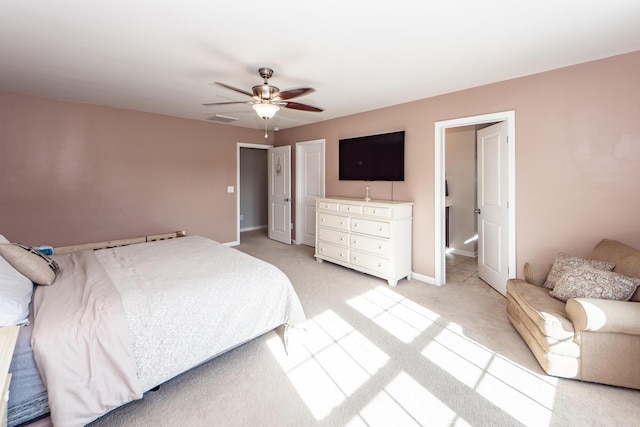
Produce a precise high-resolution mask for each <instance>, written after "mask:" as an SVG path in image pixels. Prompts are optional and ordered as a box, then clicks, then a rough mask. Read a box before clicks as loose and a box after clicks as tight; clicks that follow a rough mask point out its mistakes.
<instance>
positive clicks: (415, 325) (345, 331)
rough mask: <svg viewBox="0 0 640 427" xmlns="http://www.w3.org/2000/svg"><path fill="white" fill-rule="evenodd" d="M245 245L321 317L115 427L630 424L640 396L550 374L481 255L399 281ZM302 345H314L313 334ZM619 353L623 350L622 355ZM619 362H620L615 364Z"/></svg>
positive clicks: (123, 411)
mask: <svg viewBox="0 0 640 427" xmlns="http://www.w3.org/2000/svg"><path fill="white" fill-rule="evenodd" d="M237 249H238V250H241V251H244V252H246V253H249V254H251V255H254V256H256V257H258V258H261V259H264V260H266V261H268V262H271V263H273V264H275V265H277V266H278V267H280V268H281V269H282V270H283V271H284V272H285V273H286V274H287V275H288V276H289V278H290V279H291V281H292V283H293V285H294V287H295V289H296V292H297V293H298V295H299V297H300V300H301V302H302V305H303V307H304V309H305V312H306V314H307V318H308V319H309V321H308V325H307V334H306V337H305V338H304V339H300V340H296V342H294V343H292V344H291V345H290V346H289V349H288V350H289V354H288V355H287V354H286V353H285V352H284V349H283V346H282V343H281V341H280V339H279V336H278V335H277V334H276V333H275V332H270V333H268V334H266V335H264V336H262V337H259V338H257V339H255V340H253V341H251V342H249V343H247V344H245V345H243V346H241V347H239V348H236V349H234V350H232V351H230V352H228V353H226V354H224V355H222V356H220V357H218V358H216V359H214V360H212V361H210V362H208V363H206V364H204V365H202V366H200V367H198V368H196V369H193V370H191V371H189V372H187V373H185V374H183V375H181V376H179V377H177V378H175V379H173V380H171V381H169V382H168V383H166V384H164V385H163V386H161V387H160V389H159V390H158V391H155V392H149V393H147V394H146V395H145V397H144V399H142V400H140V401H137V402H133V403H131V404H129V405H126V406H124V407H122V408H119V409H116V410H114V411H112V412H111V413H109V414H107V415H106V416H104V417H103V418H101V419H99V420H97V421H96V422H95V423H93V424H92V426H93V427H102V426H128V427H131V426H134V427H136V426H154V427H163V426H182V427H187V426H346V425H349V426H410V425H427V426H451V425H457V426H464V425H473V426H513V425H532V426H590V425H602V426H616V425H619V426H629V425H637V423H638V419H640V392H639V391H635V390H628V389H623V388H616V387H610V386H605V385H598V384H590V383H582V382H579V381H572V380H564V379H558V378H553V377H548V376H546V375H544V374H543V371H542V370H541V369H540V367H539V365H538V364H537V362H536V361H535V359H534V358H533V356H532V354H531V353H530V351H529V349H528V348H527V346H526V345H525V344H524V342H523V341H522V340H521V339H520V336H519V335H518V334H517V333H516V332H515V330H514V329H513V328H512V327H511V325H510V324H509V322H508V320H507V317H506V314H505V308H504V303H505V302H504V297H502V296H501V295H500V294H499V293H497V292H496V291H494V290H493V289H492V288H490V287H488V286H487V285H486V284H485V283H484V282H482V281H481V280H479V279H478V278H477V273H476V271H475V263H474V260H471V262H469V260H468V259H467V260H465V259H463V258H464V257H462V258H459V257H453V256H449V257H448V260H447V261H448V265H447V274H448V276H447V277H448V283H447V285H445V286H442V287H435V286H431V285H427V284H424V283H421V282H417V281H407V280H402V281H400V282H399V284H398V286H397V287H395V288H391V287H389V286H387V285H386V282H385V281H382V280H380V279H377V278H374V277H371V276H368V275H365V274H361V273H358V272H354V271H351V270H349V269H345V268H342V267H339V266H336V265H333V264H331V263H327V262H324V263H318V262H316V261H315V260H314V258H313V248H310V247H307V246H293V245H292V246H289V245H284V244H281V243H277V242H274V241H271V240H269V239H267V238H266V237H265V235H264V230H258V231H252V232H248V233H243V234H242V236H241V244H240V245H239V246H238V247H237ZM300 338H301V337H300ZM613 358H614V355H612V359H613ZM612 362H613V363H615V361H614V360H612Z"/></svg>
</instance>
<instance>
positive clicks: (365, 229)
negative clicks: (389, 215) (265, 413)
mask: <svg viewBox="0 0 640 427" xmlns="http://www.w3.org/2000/svg"><path fill="white" fill-rule="evenodd" d="M390 230H391V227H390V226H389V223H388V222H382V221H371V220H369V219H360V218H353V219H352V220H351V231H353V232H355V233H362V234H370V235H372V236H378V237H387V238H388V237H389V236H390V234H391V233H390Z"/></svg>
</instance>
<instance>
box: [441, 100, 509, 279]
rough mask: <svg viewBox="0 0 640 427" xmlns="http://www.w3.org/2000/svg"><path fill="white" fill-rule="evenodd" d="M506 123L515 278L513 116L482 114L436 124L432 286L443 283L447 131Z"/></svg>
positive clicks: (444, 273)
mask: <svg viewBox="0 0 640 427" xmlns="http://www.w3.org/2000/svg"><path fill="white" fill-rule="evenodd" d="M502 121H506V122H507V129H508V130H507V135H508V141H509V143H508V158H509V159H508V162H509V174H508V179H509V190H508V191H509V196H508V197H509V207H510V209H509V275H510V277H515V274H516V112H515V111H514V110H511V111H503V112H499V113H490V114H483V115H479V116H472V117H463V118H459V119H452V120H444V121H440V122H436V123H435V165H434V171H435V179H434V194H435V202H434V208H435V224H434V225H435V233H434V236H435V239H434V240H435V255H436V256H435V285H437V286H442V285H444V284H445V281H446V257H445V247H444V244H445V230H444V217H445V199H444V181H445V179H444V174H445V155H444V153H445V149H444V148H445V139H446V135H445V133H446V130H447V129H448V128H455V127H460V126H469V125H478V124H483V123H494V122H502Z"/></svg>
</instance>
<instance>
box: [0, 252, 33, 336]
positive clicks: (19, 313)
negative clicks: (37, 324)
mask: <svg viewBox="0 0 640 427" xmlns="http://www.w3.org/2000/svg"><path fill="white" fill-rule="evenodd" d="M32 292H33V283H31V280H29V279H28V278H26V277H24V276H23V275H22V274H21V273H20V272H19V271H18V270H16V269H15V268H13V267H12V266H11V264H9V263H8V262H7V260H5V259H4V258H3V257H1V256H0V326H12V325H28V324H29V319H28V317H29V303H30V302H31V293H32Z"/></svg>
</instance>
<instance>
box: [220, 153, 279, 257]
mask: <svg viewBox="0 0 640 427" xmlns="http://www.w3.org/2000/svg"><path fill="white" fill-rule="evenodd" d="M241 148H257V149H259V150H268V149H270V148H273V145H266V144H250V143H248V142H238V143H237V144H236V241H235V242H229V243H226V245H228V246H237V245H239V244H240V149H241ZM264 179H265V180H266V179H267V177H266V176H265V177H264ZM265 185H266V184H265Z"/></svg>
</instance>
